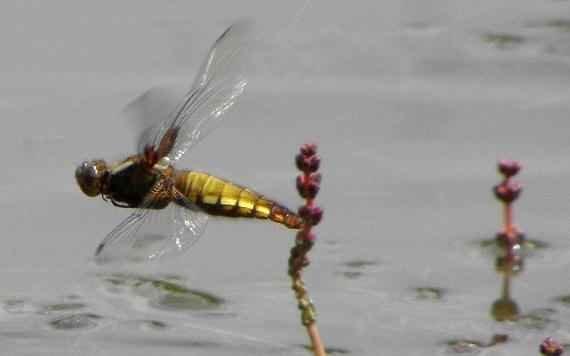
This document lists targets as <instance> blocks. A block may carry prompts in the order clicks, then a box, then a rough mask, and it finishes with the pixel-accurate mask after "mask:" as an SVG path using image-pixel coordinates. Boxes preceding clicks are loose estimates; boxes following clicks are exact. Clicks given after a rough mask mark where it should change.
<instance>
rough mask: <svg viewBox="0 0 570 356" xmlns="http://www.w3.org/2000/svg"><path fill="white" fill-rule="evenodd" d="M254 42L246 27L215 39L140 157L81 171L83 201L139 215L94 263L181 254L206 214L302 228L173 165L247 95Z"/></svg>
mask: <svg viewBox="0 0 570 356" xmlns="http://www.w3.org/2000/svg"><path fill="white" fill-rule="evenodd" d="M251 38H252V23H251V22H250V21H248V20H240V21H238V22H236V23H235V24H233V25H232V26H230V27H229V28H228V29H227V30H226V31H225V32H224V33H223V34H222V35H221V36H220V38H218V40H217V41H216V42H215V43H214V44H213V45H212V47H211V48H210V50H209V52H208V55H207V57H206V60H205V62H204V64H203V65H202V67H201V69H200V71H199V73H198V77H197V78H196V80H195V82H194V84H193V86H192V87H191V89H190V90H189V91H188V93H187V94H186V95H185V97H184V98H183V100H182V101H181V102H180V103H179V104H178V106H177V107H176V108H175V109H174V110H173V111H172V113H170V115H168V116H167V117H166V118H160V119H163V121H162V122H158V123H157V124H155V125H149V127H148V128H147V129H145V130H144V132H143V134H142V135H141V137H140V139H139V152H138V154H136V155H133V156H130V157H128V158H127V159H125V160H124V161H122V162H119V163H118V164H116V165H114V166H110V167H109V166H107V164H106V163H105V161H103V160H99V159H96V160H92V161H86V162H84V163H82V164H81V165H80V166H79V167H78V168H77V170H76V171H75V178H76V180H77V183H78V184H79V187H80V188H81V190H82V191H83V192H84V193H85V194H86V195H88V196H91V197H95V196H98V195H101V196H102V197H103V199H104V200H106V201H110V202H111V203H112V204H113V205H115V206H118V207H124V208H135V211H134V212H133V213H132V214H131V215H130V216H129V217H127V218H126V219H125V220H124V221H123V222H121V223H120V224H119V225H117V226H116V227H115V228H114V229H113V230H112V231H111V232H110V233H109V234H108V235H107V237H105V239H104V240H103V241H102V242H101V243H100V244H99V246H98V247H97V250H96V253H95V258H96V261H97V262H99V263H104V262H113V261H115V262H116V261H145V260H154V259H157V258H159V257H161V256H163V255H165V254H166V253H169V252H177V251H183V250H184V249H185V248H187V247H189V246H190V245H192V243H193V242H195V241H196V240H197V239H198V237H199V236H200V235H201V234H202V232H203V231H204V228H205V226H206V222H207V215H219V216H228V217H252V218H260V219H270V220H273V221H275V222H278V223H280V224H283V225H285V226H286V227H288V228H291V229H299V228H301V226H302V225H303V220H302V218H300V217H299V216H298V215H297V214H295V213H293V212H292V211H290V210H289V209H287V208H286V207H284V206H283V205H280V204H278V203H276V202H275V201H273V200H271V199H268V198H266V197H264V196H262V195H260V194H258V193H255V192H253V191H252V190H249V189H246V188H243V187H241V186H239V185H237V184H234V183H231V182H228V181H226V180H223V179H221V178H218V177H215V176H212V175H209V174H207V173H203V172H197V171H190V170H176V169H174V167H173V166H172V164H173V163H174V162H176V161H177V160H178V159H180V158H181V157H182V156H183V155H184V154H185V153H186V152H187V151H188V150H190V148H192V146H194V145H195V144H196V143H197V142H199V141H200V140H201V139H202V138H204V136H206V135H207V134H208V133H209V132H210V131H211V130H212V129H213V128H214V127H215V126H216V125H217V124H218V123H219V122H220V121H221V119H222V118H223V117H224V115H225V113H227V112H228V111H229V110H230V108H231V107H232V106H233V105H234V104H235V102H236V100H237V99H238V97H239V96H240V95H241V94H242V93H243V91H244V88H245V86H246V78H245V76H244V75H243V73H242V71H241V67H242V65H243V64H244V61H246V60H247V58H248V56H249V52H250V44H251ZM156 119H157V118H155V120H156Z"/></svg>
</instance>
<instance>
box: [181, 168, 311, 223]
mask: <svg viewBox="0 0 570 356" xmlns="http://www.w3.org/2000/svg"><path fill="white" fill-rule="evenodd" d="M175 186H176V189H178V191H180V192H181V193H183V194H184V195H185V196H186V197H187V198H188V199H189V200H190V201H192V202H193V203H194V204H196V205H197V206H199V207H200V208H202V209H204V210H205V211H206V212H208V213H210V214H213V215H223V216H231V217H252V218H258V219H270V220H272V221H275V222H278V223H280V224H283V225H285V226H287V227H288V228H291V229H299V228H301V226H302V225H303V220H302V219H301V218H300V217H299V216H298V215H297V214H295V213H293V212H291V211H290V210H289V209H287V208H285V207H284V206H282V205H280V204H278V203H276V202H274V201H272V200H270V199H267V198H266V197H264V196H262V195H260V194H257V193H255V192H253V191H251V190H249V189H246V188H243V187H240V186H239V185H237V184H233V183H231V182H228V181H226V180H223V179H221V178H218V177H214V176H211V175H209V174H206V173H202V172H194V171H186V172H179V173H177V174H176V176H175Z"/></svg>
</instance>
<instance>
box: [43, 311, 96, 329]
mask: <svg viewBox="0 0 570 356" xmlns="http://www.w3.org/2000/svg"><path fill="white" fill-rule="evenodd" d="M97 319H101V316H99V315H96V314H90V313H84V314H75V315H69V316H65V317H62V318H57V319H54V320H52V321H51V322H50V323H49V324H50V326H51V327H52V328H54V329H57V330H83V329H91V328H94V327H96V326H97V321H96V320H97Z"/></svg>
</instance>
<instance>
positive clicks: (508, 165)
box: [498, 159, 522, 178]
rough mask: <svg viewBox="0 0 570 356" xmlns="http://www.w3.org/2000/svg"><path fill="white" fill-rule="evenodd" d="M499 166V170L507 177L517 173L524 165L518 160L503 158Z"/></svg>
mask: <svg viewBox="0 0 570 356" xmlns="http://www.w3.org/2000/svg"><path fill="white" fill-rule="evenodd" d="M498 168H499V172H501V173H502V174H503V175H504V176H505V177H507V178H510V177H512V176H514V175H516V174H517V173H518V171H519V170H520V169H521V168H522V166H521V164H520V163H519V162H517V161H511V160H506V159H502V160H499V164H498Z"/></svg>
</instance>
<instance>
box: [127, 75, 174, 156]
mask: <svg viewBox="0 0 570 356" xmlns="http://www.w3.org/2000/svg"><path fill="white" fill-rule="evenodd" d="M181 95H183V91H181V90H177V89H175V88H173V87H171V86H167V85H160V86H155V87H152V88H150V89H148V90H146V91H145V92H144V93H142V94H141V95H139V96H138V97H137V98H135V99H134V100H133V101H131V102H130V103H129V104H127V106H126V107H125V108H124V109H123V110H122V112H121V115H120V117H121V119H123V120H127V121H128V122H130V123H132V125H133V126H135V127H136V128H137V129H138V132H141V135H140V136H139V137H138V140H137V145H138V147H136V148H137V152H140V153H143V152H144V149H145V148H146V147H147V146H151V147H153V146H154V141H155V140H156V139H157V137H158V136H159V131H160V129H161V125H157V124H156V123H157V122H158V123H163V122H166V121H167V120H168V118H169V115H170V114H171V113H172V108H175V107H176V105H178V103H179V101H180V96H181Z"/></svg>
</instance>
